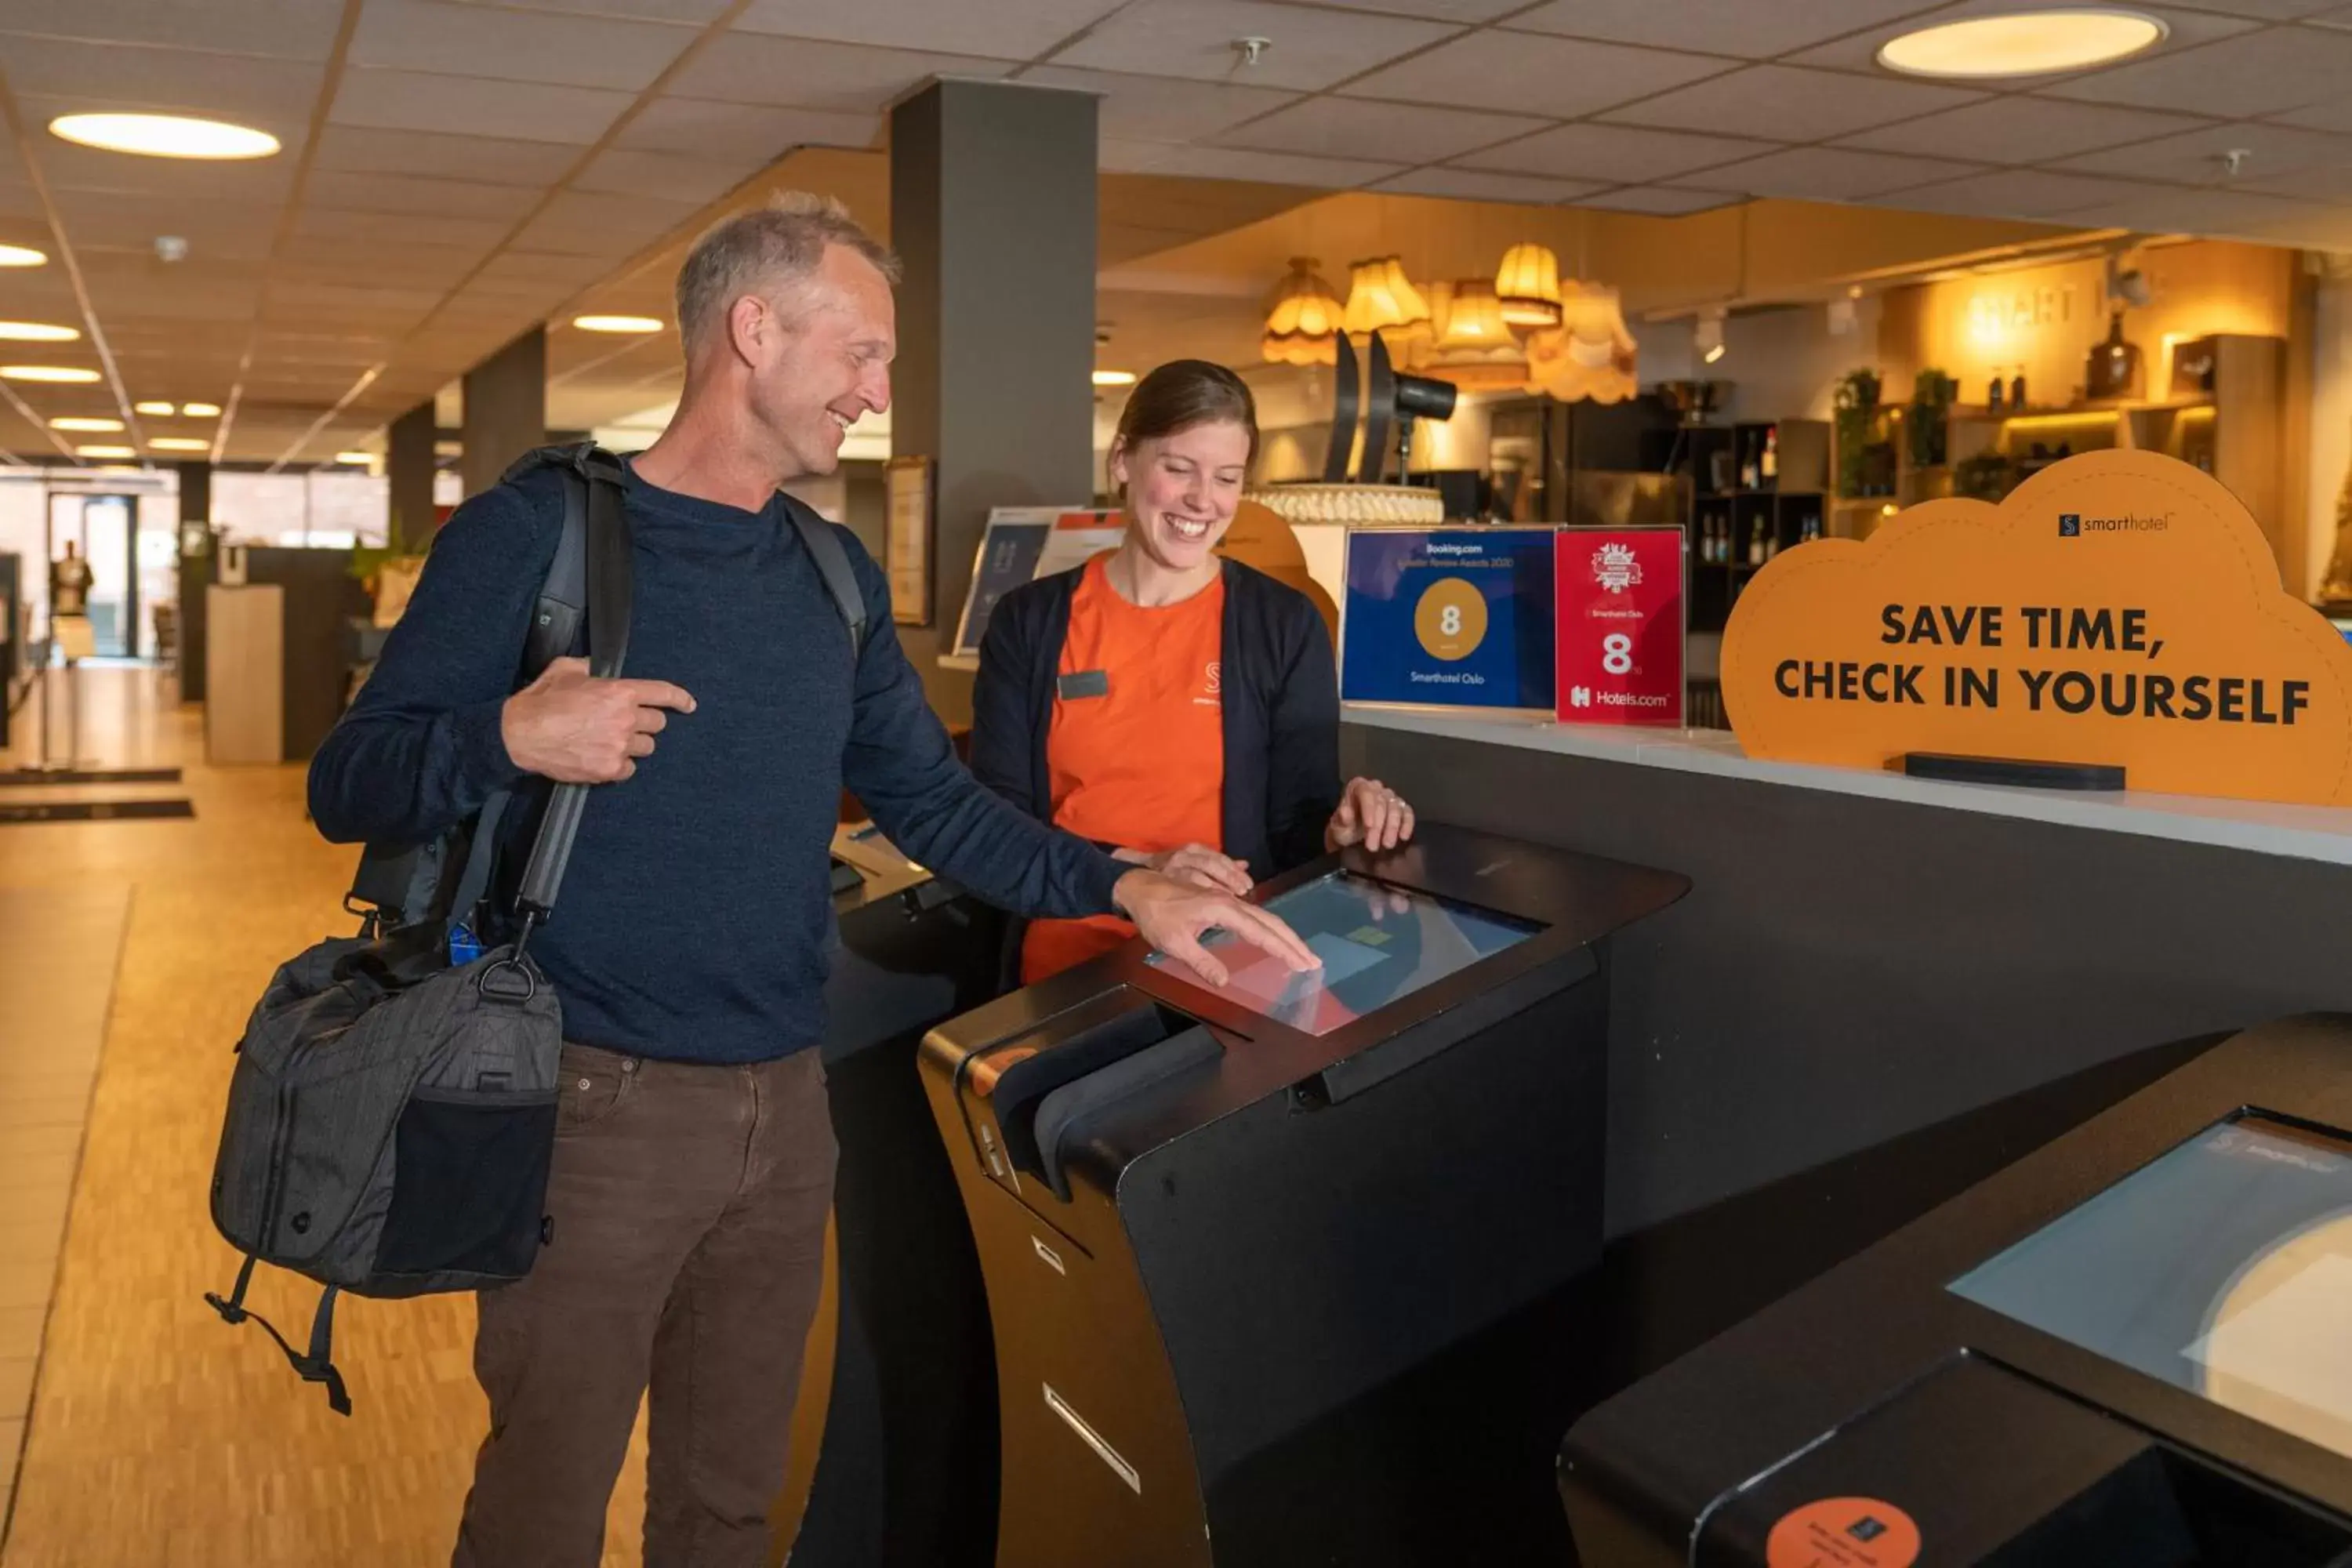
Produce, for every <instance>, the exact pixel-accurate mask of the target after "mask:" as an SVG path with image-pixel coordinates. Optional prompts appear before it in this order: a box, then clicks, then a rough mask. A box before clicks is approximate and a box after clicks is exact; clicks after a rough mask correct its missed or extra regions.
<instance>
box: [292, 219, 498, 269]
mask: <svg viewBox="0 0 2352 1568" xmlns="http://www.w3.org/2000/svg"><path fill="white" fill-rule="evenodd" d="M435 232H436V233H438V230H437V229H436V231H435ZM488 248H489V247H488V245H478V246H465V245H416V244H406V245H400V246H396V247H388V246H384V245H381V244H378V243H377V242H376V241H374V240H372V239H364V238H362V239H354V238H351V237H345V236H341V235H321V234H304V233H301V232H299V228H298V231H297V232H296V233H294V234H291V235H289V236H288V237H287V238H286V243H285V244H284V245H283V246H282V247H279V249H278V261H279V263H280V264H281V265H284V266H289V267H317V268H333V269H336V270H340V271H344V272H350V271H352V270H358V269H364V270H365V271H367V272H370V273H374V274H382V275H387V276H397V277H406V278H438V279H457V278H459V277H462V276H463V275H464V274H465V273H466V271H467V269H468V268H471V267H473V266H474V264H475V263H476V262H478V261H479V260H481V258H483V256H484V255H486V254H488Z"/></svg>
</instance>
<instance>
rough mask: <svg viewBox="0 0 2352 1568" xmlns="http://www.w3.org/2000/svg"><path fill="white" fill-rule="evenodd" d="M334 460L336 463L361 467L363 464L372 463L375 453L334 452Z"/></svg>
mask: <svg viewBox="0 0 2352 1568" xmlns="http://www.w3.org/2000/svg"><path fill="white" fill-rule="evenodd" d="M335 461H337V462H338V463H349V464H351V465H352V466H353V467H354V468H357V467H362V466H364V465H367V464H371V463H373V462H374V461H375V454H374V453H373V452H338V453H336V454H335Z"/></svg>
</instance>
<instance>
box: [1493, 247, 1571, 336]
mask: <svg viewBox="0 0 2352 1568" xmlns="http://www.w3.org/2000/svg"><path fill="white" fill-rule="evenodd" d="M1495 293H1496V297H1498V298H1499V299H1500V300H1502V304H1503V320H1505V321H1508V322H1509V323H1510V324H1511V325H1513V326H1515V327H1556V326H1558V325H1559V258H1558V257H1557V256H1554V255H1553V254H1552V253H1551V247H1549V246H1543V245H1535V244H1523V245H1515V246H1513V247H1511V248H1510V249H1508V250H1507V251H1505V252H1503V264H1502V266H1500V267H1498V268H1496V269H1495Z"/></svg>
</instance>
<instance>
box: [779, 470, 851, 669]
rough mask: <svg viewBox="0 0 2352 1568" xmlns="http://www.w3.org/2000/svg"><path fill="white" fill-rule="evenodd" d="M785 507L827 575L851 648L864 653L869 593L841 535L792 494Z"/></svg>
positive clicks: (820, 571) (811, 555)
mask: <svg viewBox="0 0 2352 1568" xmlns="http://www.w3.org/2000/svg"><path fill="white" fill-rule="evenodd" d="M784 511H785V514H786V515H787V516H789V517H791V519H792V520H793V530H794V531H796V532H798V533H799V534H800V536H801V544H802V545H803V548H805V549H806V550H807V551H808V552H809V559H810V560H812V561H814V562H815V563H816V569H817V574H818V575H819V576H822V577H823V578H824V585H825V589H826V591H827V592H828V593H830V594H832V595H833V604H834V607H835V609H837V610H839V611H840V612H841V618H842V619H843V620H844V621H846V622H847V623H848V624H849V647H850V652H851V653H852V655H856V654H862V653H864V652H865V651H866V595H865V594H864V593H863V592H862V591H861V590H860V589H859V588H858V586H857V574H856V571H855V570H854V569H853V568H852V567H851V566H850V564H849V552H848V551H846V550H844V549H843V548H842V547H841V535H839V534H837V533H835V531H833V524H831V523H829V522H827V521H824V519H823V518H821V517H819V516H818V515H817V514H816V513H815V512H814V511H812V510H809V509H808V508H807V507H804V506H803V505H802V504H801V503H800V502H798V501H796V500H793V498H792V497H790V496H786V497H785V498H784Z"/></svg>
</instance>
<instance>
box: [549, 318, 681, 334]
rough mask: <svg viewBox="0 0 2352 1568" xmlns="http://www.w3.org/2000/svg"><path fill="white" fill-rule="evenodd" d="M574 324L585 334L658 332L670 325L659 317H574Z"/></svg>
mask: <svg viewBox="0 0 2352 1568" xmlns="http://www.w3.org/2000/svg"><path fill="white" fill-rule="evenodd" d="M572 325H573V326H575V327H577V328H579V329H580V330H581V331H583V332H640V333H642V332H658V331H661V330H662V328H664V327H665V326H667V325H668V323H667V322H666V321H663V320H662V319H661V318H660V317H659V316H574V317H572Z"/></svg>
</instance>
